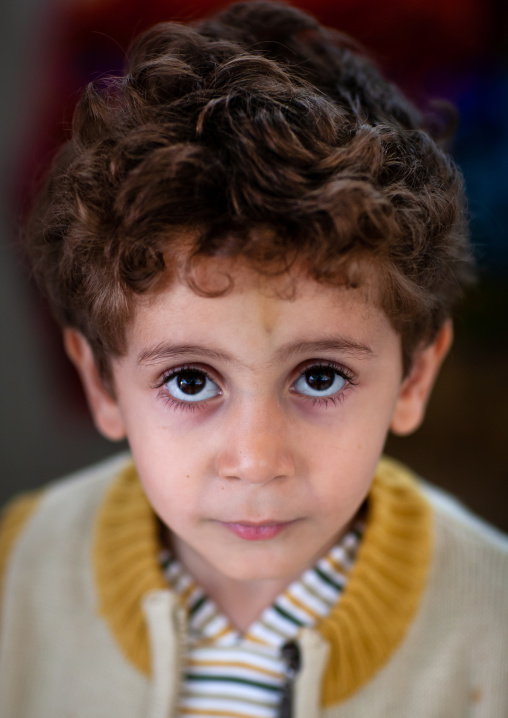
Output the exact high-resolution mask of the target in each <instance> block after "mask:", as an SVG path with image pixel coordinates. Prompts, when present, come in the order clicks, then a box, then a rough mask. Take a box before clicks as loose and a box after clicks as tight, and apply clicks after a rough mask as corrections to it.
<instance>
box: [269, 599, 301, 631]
mask: <svg viewBox="0 0 508 718" xmlns="http://www.w3.org/2000/svg"><path fill="white" fill-rule="evenodd" d="M272 608H274V609H275V610H276V611H277V613H280V615H281V616H284V618H287V619H288V621H291V623H294V624H296V625H297V626H305V625H306V624H305V623H303V621H300V620H299V619H298V618H296V616H292V615H291V614H290V613H288V612H287V611H285V610H284V609H283V608H281V607H280V606H279V605H278V604H277V603H274V604H273V606H272Z"/></svg>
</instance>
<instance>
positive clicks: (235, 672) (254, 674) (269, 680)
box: [186, 656, 283, 687]
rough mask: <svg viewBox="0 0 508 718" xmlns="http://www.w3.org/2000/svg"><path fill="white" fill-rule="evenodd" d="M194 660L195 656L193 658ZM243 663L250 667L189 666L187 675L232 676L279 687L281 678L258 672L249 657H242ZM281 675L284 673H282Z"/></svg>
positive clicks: (229, 665) (230, 665)
mask: <svg viewBox="0 0 508 718" xmlns="http://www.w3.org/2000/svg"><path fill="white" fill-rule="evenodd" d="M192 658H193V659H194V656H193V657H192ZM241 661H242V663H246V664H249V667H248V668H247V667H246V668H244V667H243V666H235V665H232V664H229V663H228V665H224V666H210V665H207V666H187V668H186V674H187V675H191V676H203V675H207V676H231V678H241V679H243V680H246V681H258V682H260V683H266V684H268V685H271V686H275V687H277V686H279V685H280V678H277V677H276V676H267V675H266V673H261V672H259V671H258V670H257V666H255V665H252V664H251V662H250V661H249V659H248V657H247V656H242V659H241ZM280 675H281V676H282V675H283V673H282V671H280ZM192 683H193V685H194V681H193V682H192Z"/></svg>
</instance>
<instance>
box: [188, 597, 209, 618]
mask: <svg viewBox="0 0 508 718" xmlns="http://www.w3.org/2000/svg"><path fill="white" fill-rule="evenodd" d="M204 603H206V596H205V595H203V596H201V598H198V600H197V601H196V603H195V604H194V605H193V606H191V607H190V608H189V615H190V616H193V615H194V614H195V613H196V612H197V611H198V610H199V609H200V608H201V606H202V605H203V604H204Z"/></svg>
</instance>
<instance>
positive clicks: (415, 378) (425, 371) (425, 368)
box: [390, 321, 453, 436]
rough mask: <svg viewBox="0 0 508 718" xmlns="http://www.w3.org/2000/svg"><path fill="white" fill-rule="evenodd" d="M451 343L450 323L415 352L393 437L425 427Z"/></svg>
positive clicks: (395, 419) (397, 411)
mask: <svg viewBox="0 0 508 718" xmlns="http://www.w3.org/2000/svg"><path fill="white" fill-rule="evenodd" d="M452 341H453V329H452V324H451V321H447V322H445V324H443V326H442V327H441V329H440V331H439V334H438V335H437V337H436V338H435V340H434V341H433V342H432V344H430V345H429V346H427V347H425V348H424V349H420V350H418V351H417V352H416V355H415V357H414V362H413V367H412V369H411V372H410V374H409V376H407V377H406V378H405V379H404V381H403V382H402V386H401V389H400V393H399V398H398V400H397V404H396V405H395V410H394V413H393V416H392V421H391V424H390V429H391V430H392V431H393V433H394V434H399V435H401V436H402V435H405V434H411V432H413V431H415V430H416V429H417V428H418V427H419V426H420V424H421V423H422V421H423V417H424V416H425V408H426V406H427V401H428V398H429V396H430V394H431V391H432V387H433V386H434V382H435V380H436V377H437V375H438V372H439V368H440V366H441V364H442V362H443V359H444V358H445V357H446V355H447V353H448V350H449V349H450V346H451V344H452Z"/></svg>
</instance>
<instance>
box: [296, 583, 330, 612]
mask: <svg viewBox="0 0 508 718" xmlns="http://www.w3.org/2000/svg"><path fill="white" fill-rule="evenodd" d="M292 594H293V596H295V598H297V599H298V600H299V601H301V602H302V603H303V604H307V606H309V608H310V609H311V610H312V611H314V613H317V614H318V615H319V616H326V614H327V613H328V611H329V606H328V605H327V604H326V603H325V602H324V601H322V600H321V599H320V598H318V597H317V596H314V594H313V593H311V592H310V591H309V590H308V589H307V588H306V587H305V586H303V585H302V584H297V585H296V586H294V587H293V590H292Z"/></svg>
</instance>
